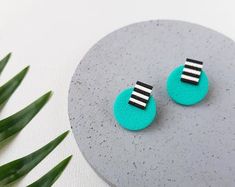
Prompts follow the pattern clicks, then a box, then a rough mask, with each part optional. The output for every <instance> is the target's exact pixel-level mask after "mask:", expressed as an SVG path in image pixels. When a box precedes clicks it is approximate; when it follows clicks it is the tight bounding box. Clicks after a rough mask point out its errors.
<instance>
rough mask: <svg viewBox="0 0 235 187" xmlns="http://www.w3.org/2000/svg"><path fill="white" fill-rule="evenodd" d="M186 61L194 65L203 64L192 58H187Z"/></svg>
mask: <svg viewBox="0 0 235 187" xmlns="http://www.w3.org/2000/svg"><path fill="white" fill-rule="evenodd" d="M186 61H188V62H193V63H195V64H201V65H202V64H203V62H202V61H198V60H194V59H190V58H186Z"/></svg>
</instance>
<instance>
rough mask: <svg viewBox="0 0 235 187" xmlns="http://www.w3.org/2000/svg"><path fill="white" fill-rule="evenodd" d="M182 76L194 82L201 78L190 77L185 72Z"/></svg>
mask: <svg viewBox="0 0 235 187" xmlns="http://www.w3.org/2000/svg"><path fill="white" fill-rule="evenodd" d="M181 78H184V79H188V80H191V81H194V82H198V81H199V78H196V77H190V76H188V75H184V74H182V75H181Z"/></svg>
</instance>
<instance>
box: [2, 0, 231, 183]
mask: <svg viewBox="0 0 235 187" xmlns="http://www.w3.org/2000/svg"><path fill="white" fill-rule="evenodd" d="M234 5H235V1H234V0H230V1H226V0H224V1H217V0H207V1H206V0H197V1H193V0H191V1H190V0H178V1H172V0H161V1H160V0H145V1H143V0H142V1H140V0H118V1H113V0H99V1H95V0H40V1H36V0H0V57H3V56H4V55H6V54H7V53H8V52H13V56H12V58H11V60H10V62H9V64H8V65H7V67H6V69H5V70H4V72H3V74H2V75H1V78H0V83H1V84H3V83H4V82H5V81H7V80H8V79H10V78H11V77H12V76H14V75H15V74H16V73H18V72H19V71H20V70H21V69H22V68H24V67H25V66H27V65H30V66H31V69H30V71H29V73H28V75H27V76H26V78H25V80H24V81H23V83H22V85H21V86H20V87H19V88H18V90H17V91H16V92H15V94H14V95H13V96H12V97H11V99H10V100H9V102H8V103H7V105H6V106H5V108H4V110H3V111H2V112H1V114H0V118H1V119H2V118H4V117H6V116H8V115H10V114H12V113H14V112H16V111H18V110H19V109H21V108H22V107H24V106H26V105H27V104H29V103H30V102H31V101H33V100H34V99H36V98H37V97H39V96H40V95H42V94H43V93H45V92H46V91H48V90H53V91H54V95H53V97H52V99H51V100H50V102H49V103H48V104H47V105H46V106H45V107H44V108H43V110H42V111H41V112H40V113H39V114H38V115H37V116H36V117H35V118H34V119H33V120H32V121H31V123H30V124H29V125H28V126H27V127H26V128H25V129H24V130H23V131H22V132H21V133H19V134H18V135H17V136H16V137H15V138H14V139H13V140H11V141H10V142H8V144H6V145H4V146H3V148H2V149H0V165H2V164H4V163H6V162H9V161H12V160H14V159H16V158H19V157H22V156H24V155H26V154H28V153H31V152H33V151H34V150H36V149H37V148H39V147H41V146H43V145H44V144H46V143H47V142H49V141H50V140H52V139H53V138H55V137H56V136H57V135H59V134H60V133H62V132H64V131H65V130H68V129H70V124H69V120H68V115H67V95H68V88H69V83H70V79H71V76H72V74H73V72H74V70H75V68H76V66H77V64H78V63H79V61H80V60H81V58H82V57H83V56H84V55H85V53H86V52H87V51H88V50H89V48H90V47H91V46H92V45H93V44H95V43H96V42H97V41H98V40H99V39H101V38H102V37H103V36H105V35H106V34H108V33H110V32H112V31H114V30H116V29H118V28H120V27H123V26H125V25H128V24H131V23H134V22H139V21H146V20H151V19H178V20H184V21H189V22H194V23H198V24H201V25H204V26H207V27H209V28H212V29H214V30H217V31H219V32H221V33H223V34H225V35H227V36H229V37H230V38H232V39H234V40H235V20H234V18H235V11H234V7H235V6H234ZM70 154H73V159H72V161H71V162H70V164H69V166H68V167H67V169H66V170H65V172H64V173H63V175H62V176H61V177H60V179H59V180H58V181H57V182H56V183H55V186H63V187H64V186H66V187H67V186H69V187H73V186H79V187H80V186H82V187H83V186H84V187H93V186H95V187H103V186H104V187H105V186H108V185H107V184H106V183H105V182H104V181H103V180H102V179H101V178H99V177H98V176H97V175H96V174H95V172H94V171H93V170H92V169H91V167H90V166H89V165H88V163H87V162H86V161H85V159H84V158H83V156H82V155H81V153H80V151H79V149H78V148H77V145H76V143H75V140H74V138H73V135H72V133H70V135H69V136H68V137H67V138H66V139H65V141H64V142H62V143H61V144H60V145H59V146H58V147H57V148H56V149H55V150H54V151H53V152H52V153H51V154H50V155H49V156H48V157H47V158H46V159H45V160H44V161H43V162H41V163H40V164H39V165H38V166H37V167H36V168H35V169H34V170H33V171H32V172H30V173H29V174H28V175H27V176H26V177H24V178H23V179H22V180H20V181H19V182H18V183H17V184H16V186H25V185H27V184H29V183H31V182H33V181H34V180H36V179H38V178H39V177H40V176H41V175H42V174H44V173H46V172H47V171H48V170H49V169H51V168H52V167H53V166H54V165H55V164H56V163H58V162H59V161H61V160H62V159H63V158H65V157H66V156H68V155H70Z"/></svg>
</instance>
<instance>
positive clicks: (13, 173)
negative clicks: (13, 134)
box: [0, 131, 69, 186]
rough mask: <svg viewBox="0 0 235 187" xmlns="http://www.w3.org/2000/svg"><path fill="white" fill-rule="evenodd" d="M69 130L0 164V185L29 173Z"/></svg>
mask: <svg viewBox="0 0 235 187" xmlns="http://www.w3.org/2000/svg"><path fill="white" fill-rule="evenodd" d="M68 133H69V131H66V132H64V133H63V134H61V135H60V136H58V137H57V138H55V139H54V140H52V141H51V142H49V143H48V144H47V145H45V146H44V147H42V148H41V149H39V150H37V151H35V152H33V153H31V154H29V155H27V156H25V157H23V158H20V159H17V160H14V161H12V162H10V163H7V164H5V165H2V166H0V186H1V185H7V184H9V183H11V182H13V181H15V180H17V179H19V178H20V177H22V176H24V175H26V174H27V173H29V172H30V171H31V170H32V169H33V168H34V167H35V166H36V165H37V164H38V163H40V162H41V161H42V160H43V159H44V158H45V157H46V156H47V155H48V154H49V153H50V152H51V151H52V150H54V149H55V148H56V147H57V145H59V144H60V143H61V142H62V141H63V139H64V138H65V137H66V136H67V134H68Z"/></svg>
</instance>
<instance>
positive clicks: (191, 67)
mask: <svg viewBox="0 0 235 187" xmlns="http://www.w3.org/2000/svg"><path fill="white" fill-rule="evenodd" d="M184 67H185V68H188V69H193V70H197V71H202V68H198V67H193V66H189V65H186V64H185V65H184Z"/></svg>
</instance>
